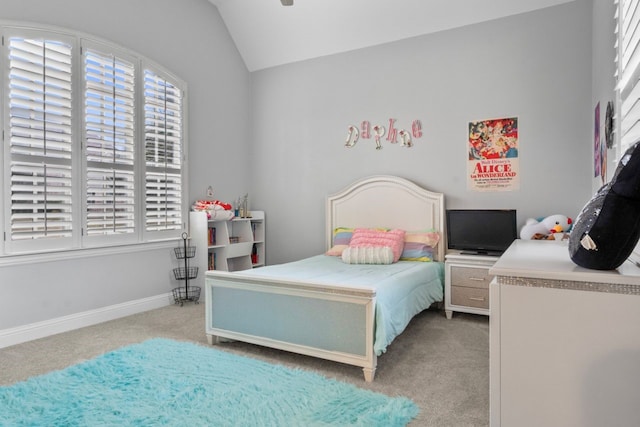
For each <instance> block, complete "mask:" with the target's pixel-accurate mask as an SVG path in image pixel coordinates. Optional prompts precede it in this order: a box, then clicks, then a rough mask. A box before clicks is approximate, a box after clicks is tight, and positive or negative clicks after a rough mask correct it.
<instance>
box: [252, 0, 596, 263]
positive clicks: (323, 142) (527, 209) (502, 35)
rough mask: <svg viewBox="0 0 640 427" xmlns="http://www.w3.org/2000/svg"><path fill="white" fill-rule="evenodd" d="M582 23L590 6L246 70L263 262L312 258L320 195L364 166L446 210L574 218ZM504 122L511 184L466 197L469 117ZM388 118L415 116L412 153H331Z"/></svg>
mask: <svg viewBox="0 0 640 427" xmlns="http://www.w3.org/2000/svg"><path fill="white" fill-rule="evenodd" d="M591 23H592V5H591V2H589V1H576V2H572V3H567V4H564V5H561V6H557V7H551V8H547V9H543V10H539V11H535V12H531V13H527V14H522V15H518V16H513V17H509V18H504V19H499V20H495V21H491V22H486V23H481V24H477V25H472V26H467V27H464V28H460V29H455V30H450V31H444V32H440V33H436V34H432V35H427V36H422V37H417V38H413V39H410V40H405V41H400V42H396V43H391V44H387V45H383V46H378V47H373V48H367V49H361V50H357V51H353V52H349V53H345V54H339V55H334V56H329V57H324V58H319V59H314V60H309V61H305V62H300V63H296V64H293V65H285V66H281V67H275V68H272V69H267V70H263V71H259V72H254V73H252V84H253V90H252V91H253V102H252V108H253V139H252V141H253V144H252V157H251V158H252V161H253V163H252V165H251V169H252V170H253V171H254V175H253V176H254V179H253V181H252V187H251V192H252V194H254V195H255V196H254V198H253V200H252V205H253V206H257V207H259V208H261V209H264V210H265V211H266V215H267V242H268V243H267V261H268V262H269V263H270V264H272V263H279V262H283V261H289V260H293V259H297V258H301V257H304V256H308V255H312V254H317V253H320V252H322V251H323V250H324V249H325V247H324V224H325V214H324V200H325V197H326V196H327V194H330V193H334V192H336V191H338V190H341V189H342V188H344V187H345V186H346V185H347V184H349V183H350V182H352V181H353V180H356V179H358V178H362V177H365V176H369V175H374V174H394V175H399V176H402V177H405V178H408V179H410V180H412V181H415V182H416V183H418V184H420V185H423V186H426V187H428V188H430V189H432V190H435V191H440V192H444V193H445V195H446V204H447V207H449V208H515V209H517V210H518V220H519V222H520V224H522V223H524V221H525V220H526V219H527V218H529V217H538V216H545V215H550V214H554V213H564V214H566V215H569V216H572V217H575V215H576V214H577V213H578V212H579V210H580V208H581V207H582V206H583V205H584V203H585V202H586V201H587V200H588V199H589V198H590V196H591V183H592V179H593V178H592V174H593V172H592V171H593V170H592V160H591V159H592V151H591V147H592V137H591V134H592V123H593V120H592V117H593V113H592V111H593V108H592V98H591V85H592V79H591V66H592V63H591V55H592V52H591V39H592V33H591ZM511 116H517V117H518V119H519V132H520V133H519V136H520V140H519V153H520V173H521V182H520V190H518V191H513V192H492V193H479V192H472V191H468V190H467V186H466V180H465V178H466V176H465V173H466V153H467V126H468V123H469V122H470V121H474V120H482V119H491V118H499V117H511ZM389 118H396V119H397V120H398V122H397V124H398V127H403V126H406V127H409V126H410V125H411V121H412V120H414V119H420V120H421V121H422V124H423V129H424V136H423V137H422V138H420V139H417V140H415V141H414V142H415V147H413V148H411V149H403V148H401V147H399V146H391V145H389V144H388V143H385V144H384V148H383V149H382V150H380V151H376V150H375V149H374V148H373V142H372V140H364V141H362V140H361V141H360V142H359V143H358V144H357V145H356V146H355V147H353V148H350V149H347V148H345V147H344V142H345V138H346V135H347V127H348V126H349V125H350V124H354V125H359V123H360V122H361V121H362V120H369V121H371V123H372V124H373V123H381V124H385V125H386V123H387V121H388V119H389ZM381 203H384V201H382V200H381ZM401 211H402V206H398V213H399V214H401Z"/></svg>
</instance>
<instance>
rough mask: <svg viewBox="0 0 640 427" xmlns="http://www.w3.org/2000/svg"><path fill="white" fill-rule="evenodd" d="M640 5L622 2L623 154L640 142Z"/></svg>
mask: <svg viewBox="0 0 640 427" xmlns="http://www.w3.org/2000/svg"><path fill="white" fill-rule="evenodd" d="M639 3H640V1H638V0H619V2H618V8H617V13H618V25H617V26H616V32H617V55H616V69H617V76H616V78H617V90H618V94H619V97H620V98H619V101H620V104H619V105H620V107H619V108H618V110H619V111H620V113H619V115H618V117H619V120H620V124H619V129H620V141H619V144H620V154H622V153H624V152H625V151H626V149H627V148H628V147H630V146H631V144H632V143H634V142H635V141H637V140H639V139H640V102H639V101H640V48H639V45H640V7H638V5H639Z"/></svg>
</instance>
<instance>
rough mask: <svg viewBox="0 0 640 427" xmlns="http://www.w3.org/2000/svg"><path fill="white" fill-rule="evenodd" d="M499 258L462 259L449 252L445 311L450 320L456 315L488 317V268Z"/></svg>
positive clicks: (446, 260) (489, 278) (473, 256)
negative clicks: (455, 313) (466, 314)
mask: <svg viewBox="0 0 640 427" xmlns="http://www.w3.org/2000/svg"><path fill="white" fill-rule="evenodd" d="M498 258H499V257H497V256H488V255H466V254H465V255H463V254H461V253H460V252H449V253H447V255H446V256H445V284H444V286H445V289H444V310H445V314H446V316H447V319H451V317H452V316H453V312H454V311H459V312H464V313H473V314H484V315H486V316H488V315H489V283H491V280H492V279H493V276H491V275H490V274H489V268H491V267H492V266H493V264H494V263H495V262H496V261H497V260H498Z"/></svg>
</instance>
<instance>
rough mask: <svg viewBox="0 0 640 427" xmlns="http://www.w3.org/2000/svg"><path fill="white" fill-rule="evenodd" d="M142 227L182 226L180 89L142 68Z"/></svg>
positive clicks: (175, 227) (169, 228)
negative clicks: (143, 186) (143, 180)
mask: <svg viewBox="0 0 640 427" xmlns="http://www.w3.org/2000/svg"><path fill="white" fill-rule="evenodd" d="M144 114H145V116H144V136H145V150H144V151H145V227H146V230H147V231H166V230H181V229H182V150H183V147H182V143H183V141H182V91H181V90H180V89H179V88H178V87H177V86H176V85H174V84H173V83H171V82H170V81H168V80H167V79H165V78H163V77H161V76H159V75H158V74H156V73H154V72H153V71H151V70H148V69H146V70H145V71H144Z"/></svg>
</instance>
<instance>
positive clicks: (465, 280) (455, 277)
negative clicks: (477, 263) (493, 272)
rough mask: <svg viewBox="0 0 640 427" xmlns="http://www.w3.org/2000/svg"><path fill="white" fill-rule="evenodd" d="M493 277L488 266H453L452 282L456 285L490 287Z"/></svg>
mask: <svg viewBox="0 0 640 427" xmlns="http://www.w3.org/2000/svg"><path fill="white" fill-rule="evenodd" d="M492 279H493V276H490V275H489V269H487V268H474V267H459V266H452V267H451V283H452V284H453V285H455V286H466V287H470V288H483V289H489V283H491V280H492Z"/></svg>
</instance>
